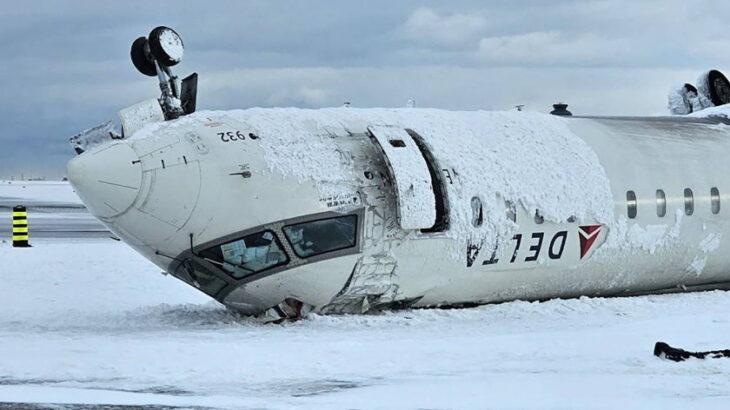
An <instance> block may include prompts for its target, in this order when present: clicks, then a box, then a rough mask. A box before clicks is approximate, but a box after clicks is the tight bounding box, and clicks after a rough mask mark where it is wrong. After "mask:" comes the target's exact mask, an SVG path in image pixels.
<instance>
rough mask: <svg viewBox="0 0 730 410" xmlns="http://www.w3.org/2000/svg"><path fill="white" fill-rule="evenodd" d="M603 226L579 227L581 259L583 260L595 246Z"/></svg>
mask: <svg viewBox="0 0 730 410" xmlns="http://www.w3.org/2000/svg"><path fill="white" fill-rule="evenodd" d="M602 227H603V226H602V225H583V226H579V227H578V239H580V258H581V259H583V258H584V257H585V256H586V255H587V254H588V252H589V251H590V250H591V247H593V244H594V243H595V242H596V239H598V236H599V235H600V234H601V228H602Z"/></svg>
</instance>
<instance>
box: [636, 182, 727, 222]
mask: <svg viewBox="0 0 730 410" xmlns="http://www.w3.org/2000/svg"><path fill="white" fill-rule="evenodd" d="M710 210H711V211H712V214H713V215H717V214H719V213H720V190H719V189H718V188H717V187H712V188H711V189H710ZM694 212H695V199H694V192H692V189H690V188H685V189H684V214H685V215H687V216H692V215H693V214H694ZM637 214H638V200H637V198H636V192H634V191H626V215H627V216H628V218H629V219H635V218H636V216H637ZM656 215H657V216H658V217H659V218H663V217H664V216H666V215H667V196H666V194H665V193H664V190H662V189H657V190H656Z"/></svg>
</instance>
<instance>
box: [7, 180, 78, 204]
mask: <svg viewBox="0 0 730 410" xmlns="http://www.w3.org/2000/svg"><path fill="white" fill-rule="evenodd" d="M5 198H11V199H20V200H23V201H25V202H31V203H34V202H43V203H64V204H77V205H80V204H81V200H80V199H79V197H78V195H76V193H75V192H74V190H73V188H72V187H71V184H69V183H68V182H66V181H2V180H0V200H1V199H5ZM26 205H27V204H26Z"/></svg>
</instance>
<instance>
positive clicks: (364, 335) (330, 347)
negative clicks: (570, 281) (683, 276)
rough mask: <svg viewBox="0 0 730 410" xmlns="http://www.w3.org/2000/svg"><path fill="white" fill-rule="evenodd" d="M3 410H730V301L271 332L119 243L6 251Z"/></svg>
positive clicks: (300, 325)
mask: <svg viewBox="0 0 730 410" xmlns="http://www.w3.org/2000/svg"><path fill="white" fill-rule="evenodd" d="M0 258H1V259H2V261H3V265H2V266H3V269H2V271H1V273H0V278H1V279H2V286H1V287H0V303H2V309H0V402H40V403H92V404H94V403H96V404H101V403H114V404H136V405H141V404H156V405H180V406H211V407H233V408H276V409H279V408H281V409H283V408H292V407H297V406H301V407H310V408H318V409H329V408H332V409H339V408H399V409H400V408H431V409H436V408H480V409H483V408H499V409H503V408H619V407H630V408H677V409H679V408H682V409H684V408H690V407H692V408H725V407H726V406H727V402H728V399H730V377H729V376H730V360H707V361H700V360H694V361H690V362H686V363H673V362H668V361H664V360H661V359H658V358H655V357H654V356H652V348H653V345H654V342H656V341H657V340H663V341H666V342H668V343H670V344H676V345H678V346H682V347H685V348H690V349H699V350H702V349H715V348H723V347H728V344H730V338H729V337H728V335H729V334H730V316H729V315H728V314H727V312H728V311H730V294H728V293H726V292H708V293H694V294H679V295H666V296H649V297H635V298H613V299H589V298H583V299H579V300H555V301H548V302H544V303H526V302H514V303H506V304H501V305H492V306H484V307H479V308H474V309H456V310H417V311H402V312H394V313H385V314H381V315H377V316H345V317H321V316H314V317H310V318H308V319H305V320H302V321H299V322H295V323H287V324H283V325H263V324H258V323H255V322H253V321H252V320H249V319H245V318H238V317H235V316H232V315H231V314H229V313H228V312H226V311H225V310H224V309H223V308H222V307H220V306H219V305H218V304H216V303H215V302H211V301H210V300H209V299H208V298H207V297H205V296H203V295H202V294H199V293H198V292H197V291H196V290H194V289H192V288H189V287H188V286H186V285H184V284H182V283H180V282H178V281H177V280H175V279H173V278H171V277H169V276H163V275H161V274H160V272H159V271H158V270H157V269H156V268H155V267H154V266H153V265H151V264H150V263H149V262H147V261H145V260H144V259H143V258H142V257H141V256H138V255H137V254H136V253H135V252H134V251H132V250H131V249H129V248H128V247H127V246H126V245H124V244H122V243H119V242H114V241H110V240H106V241H103V240H95V241H89V240H85V241H78V240H77V241H59V240H54V241H51V240H43V241H40V242H39V241H36V244H35V247H34V248H30V249H14V248H11V247H10V246H9V245H8V244H2V245H0Z"/></svg>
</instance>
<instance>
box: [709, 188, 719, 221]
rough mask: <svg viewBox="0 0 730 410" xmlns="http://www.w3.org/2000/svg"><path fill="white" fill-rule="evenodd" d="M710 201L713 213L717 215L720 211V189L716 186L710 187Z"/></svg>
mask: <svg viewBox="0 0 730 410" xmlns="http://www.w3.org/2000/svg"><path fill="white" fill-rule="evenodd" d="M710 201H711V204H712V214H713V215H717V214H719V213H720V190H719V189H717V188H716V187H712V189H710Z"/></svg>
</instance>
